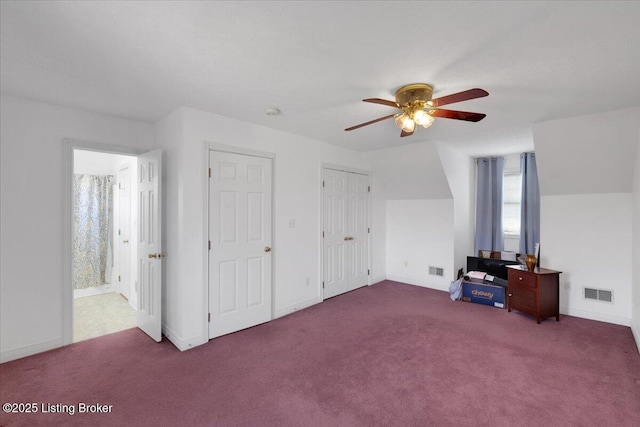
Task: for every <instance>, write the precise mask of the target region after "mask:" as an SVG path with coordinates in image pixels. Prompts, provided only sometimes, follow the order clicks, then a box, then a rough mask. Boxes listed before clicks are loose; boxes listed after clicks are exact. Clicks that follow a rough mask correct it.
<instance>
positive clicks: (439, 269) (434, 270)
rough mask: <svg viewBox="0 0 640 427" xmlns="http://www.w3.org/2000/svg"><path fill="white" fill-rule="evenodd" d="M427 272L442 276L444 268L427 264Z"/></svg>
mask: <svg viewBox="0 0 640 427" xmlns="http://www.w3.org/2000/svg"><path fill="white" fill-rule="evenodd" d="M429 274H430V275H432V276H444V268H442V267H433V266H431V265H430V266H429Z"/></svg>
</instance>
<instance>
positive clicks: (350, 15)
mask: <svg viewBox="0 0 640 427" xmlns="http://www.w3.org/2000/svg"><path fill="white" fill-rule="evenodd" d="M639 23H640V2H634V1H630V2H613V1H604V2H598V1H586V2H578V1H573V2H541V1H518V2H480V1H475V2H444V1H443V2H408V1H393V2H366V1H353V2H346V1H342V2H328V1H325V2H311V1H300V2H292V1H284V2H283V1H278V2H275V1H258V2H250V1H227V2H187V1H181V2H151V1H142V2H137V1H129V2H116V1H110V2H98V1H87V2H55V1H46V2H45V1H42V2H12V1H2V2H1V28H0V29H1V55H2V56H1V67H0V71H1V89H2V93H3V94H7V95H15V96H23V97H28V98H33V99H37V100H42V101H46V102H50V103H55V104H60V105H65V106H70V107H75V108H81V109H85V110H90V111H95V112H100V113H105V114H110V115H114V116H118V117H125V118H130V119H135V120H142V121H147V122H155V121H156V120H158V119H160V118H162V117H163V116H165V115H166V114H168V113H170V112H172V111H174V110H175V109H177V108H178V107H180V106H187V107H192V108H196V109H200V110H205V111H209V112H211V113H215V114H219V115H222V116H227V117H232V118H236V119H240V120H243V121H246V122H249V123H254V124H257V125H262V126H267V127H270V128H274V129H279V130H282V131H286V132H290V133H293V134H298V135H304V136H306V137H310V138H314V139H317V140H320V141H325V142H328V143H332V144H336V145H340V146H344V147H347V148H351V149H355V150H361V151H369V150H376V149H381V148H386V147H395V146H398V145H403V144H410V143H415V142H422V141H445V142H447V143H450V144H452V145H456V146H459V147H461V148H463V149H465V150H467V151H469V152H470V154H486V152H487V151H492V152H496V151H501V152H504V153H508V152H516V151H519V150H521V149H523V148H524V149H527V148H531V147H532V137H531V125H532V123H534V122H538V121H544V120H550V119H557V118H564V117H572V116H577V115H582V114H588V113H596V112H601V111H609V110H614V109H619V108H626V107H631V106H638V105H640V48H639V47H638V41H639V40H640V24H639ZM415 82H425V83H429V84H432V85H434V97H439V96H444V95H448V94H451V93H455V92H459V91H462V90H466V89H470V88H474V87H480V88H483V89H485V90H487V91H488V92H489V93H490V95H489V97H487V98H481V99H477V100H472V101H466V102H463V103H459V104H453V105H450V106H448V108H452V109H460V110H463V111H475V112H481V113H486V114H487V117H486V118H485V119H484V120H483V121H482V122H479V123H469V122H463V121H458V120H448V119H436V122H435V124H434V125H433V126H432V127H431V128H429V129H422V128H420V129H418V130H417V131H416V133H415V134H414V135H413V136H410V137H407V138H402V139H401V138H400V137H399V133H400V132H399V130H398V129H397V128H396V127H395V125H394V123H393V121H392V120H387V121H385V122H380V123H376V124H373V125H370V126H367V127H364V128H361V129H358V130H354V131H351V132H344V130H343V129H344V128H346V127H349V126H352V125H355V124H358V123H361V122H365V121H368V120H372V119H374V118H377V117H381V116H384V115H387V114H390V113H392V112H393V111H394V110H393V109H392V108H390V107H386V106H383V105H376V104H368V103H363V102H361V100H362V99H363V98H370V97H380V98H386V99H393V94H394V92H395V90H396V89H397V88H398V87H400V86H402V85H404V84H408V83H415ZM271 106H274V107H278V108H279V109H280V110H282V114H281V115H279V116H266V115H265V114H264V112H263V111H264V109H265V108H266V107H271Z"/></svg>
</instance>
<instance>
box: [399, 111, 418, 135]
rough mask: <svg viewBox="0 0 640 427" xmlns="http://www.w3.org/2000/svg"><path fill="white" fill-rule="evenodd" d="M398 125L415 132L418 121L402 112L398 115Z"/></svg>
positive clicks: (407, 130)
mask: <svg viewBox="0 0 640 427" xmlns="http://www.w3.org/2000/svg"><path fill="white" fill-rule="evenodd" d="M396 126H398V127H399V128H400V129H402V130H403V131H405V132H413V131H414V130H415V129H416V122H414V121H413V119H412V118H411V116H410V115H409V114H407V113H402V114H400V115H399V116H398V117H396Z"/></svg>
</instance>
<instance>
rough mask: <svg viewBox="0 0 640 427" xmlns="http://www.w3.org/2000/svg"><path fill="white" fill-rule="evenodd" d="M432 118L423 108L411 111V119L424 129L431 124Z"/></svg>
mask: <svg viewBox="0 0 640 427" xmlns="http://www.w3.org/2000/svg"><path fill="white" fill-rule="evenodd" d="M434 120H435V119H434V118H433V116H431V114H429V113H427V112H426V111H424V110H416V111H415V112H414V113H413V121H414V122H416V124H417V125H420V126H422V127H423V128H425V129H426V128H428V127H429V126H431V125H432V124H433V121H434Z"/></svg>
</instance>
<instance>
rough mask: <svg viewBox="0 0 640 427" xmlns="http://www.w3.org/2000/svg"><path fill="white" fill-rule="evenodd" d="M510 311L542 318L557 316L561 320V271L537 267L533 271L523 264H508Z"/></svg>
mask: <svg viewBox="0 0 640 427" xmlns="http://www.w3.org/2000/svg"><path fill="white" fill-rule="evenodd" d="M507 269H508V270H507V271H508V274H509V276H508V277H509V280H508V286H509V294H508V295H509V306H508V311H509V312H510V311H511V310H512V309H513V310H518V311H521V312H523V313H527V314H530V315H532V316H534V317H535V318H536V320H537V321H538V324H540V321H541V320H542V319H545V318H547V317H553V316H555V318H556V321H557V322H559V321H560V273H562V272H561V271H556V270H549V269H546V268H539V267H536V268H535V269H534V270H533V271H529V270H527V267H525V266H522V265H508V266H507Z"/></svg>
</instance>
